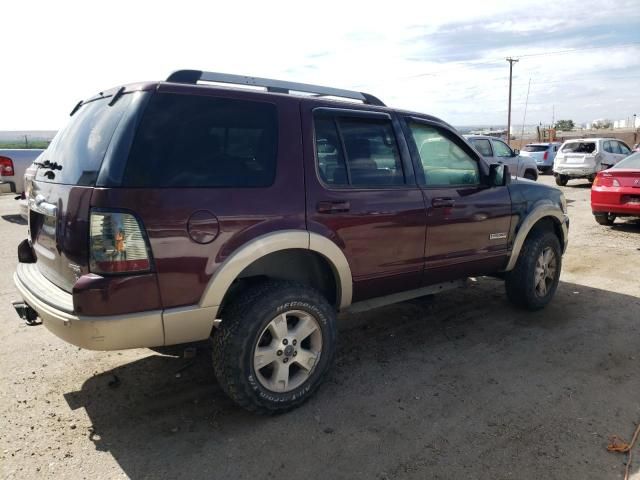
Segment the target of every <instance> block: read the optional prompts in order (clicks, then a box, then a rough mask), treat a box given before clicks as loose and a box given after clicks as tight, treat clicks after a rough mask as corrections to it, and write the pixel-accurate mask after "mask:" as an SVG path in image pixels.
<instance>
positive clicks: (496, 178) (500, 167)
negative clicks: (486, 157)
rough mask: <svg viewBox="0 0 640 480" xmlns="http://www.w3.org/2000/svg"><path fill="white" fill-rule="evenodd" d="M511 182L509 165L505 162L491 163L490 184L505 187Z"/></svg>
mask: <svg viewBox="0 0 640 480" xmlns="http://www.w3.org/2000/svg"><path fill="white" fill-rule="evenodd" d="M510 182H511V174H510V173H509V166H508V165H505V164H503V163H492V164H491V165H489V185H490V186H491V187H504V186H505V185H507V184H509V183H510Z"/></svg>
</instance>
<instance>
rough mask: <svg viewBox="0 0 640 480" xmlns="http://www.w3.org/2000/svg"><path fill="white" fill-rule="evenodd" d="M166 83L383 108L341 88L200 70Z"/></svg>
mask: <svg viewBox="0 0 640 480" xmlns="http://www.w3.org/2000/svg"><path fill="white" fill-rule="evenodd" d="M167 82H175V83H190V84H194V85H195V84H197V83H198V82H215V83H230V84H233V85H248V86H252V87H264V88H266V89H267V91H268V92H274V93H290V92H291V91H294V92H303V93H311V94H314V95H316V96H319V97H327V96H328V97H342V98H350V99H352V100H360V101H361V102H362V103H365V104H367V105H378V106H380V107H385V106H386V105H385V104H384V103H382V101H381V100H380V99H378V98H376V97H374V96H373V95H370V94H368V93H364V92H356V91H354V90H343V89H341V88H332V87H321V86H319V85H309V84H307V83H296V82H285V81H283V80H273V79H270V78H260V77H247V76H244V75H233V74H230V73H216V72H203V71H201V70H178V71H175V72H173V73H172V74H171V75H169V77H168V78H167Z"/></svg>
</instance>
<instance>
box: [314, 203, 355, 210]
mask: <svg viewBox="0 0 640 480" xmlns="http://www.w3.org/2000/svg"><path fill="white" fill-rule="evenodd" d="M350 208H351V205H350V204H349V202H345V201H322V202H318V205H317V207H316V209H317V210H318V213H341V212H348V211H349V209H350Z"/></svg>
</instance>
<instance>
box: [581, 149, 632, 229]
mask: <svg viewBox="0 0 640 480" xmlns="http://www.w3.org/2000/svg"><path fill="white" fill-rule="evenodd" d="M591 211H592V212H593V215H594V216H595V218H596V222H598V223H599V224H600V225H612V224H613V222H614V221H615V219H616V217H639V218H640V153H634V154H633V155H631V156H629V157H627V158H625V159H624V160H622V161H620V162H618V163H617V164H616V165H614V166H613V167H611V168H609V169H607V170H602V171H601V172H600V173H598V175H597V176H596V179H595V180H594V182H593V187H592V188H591Z"/></svg>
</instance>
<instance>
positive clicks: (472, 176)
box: [409, 123, 480, 186]
mask: <svg viewBox="0 0 640 480" xmlns="http://www.w3.org/2000/svg"><path fill="white" fill-rule="evenodd" d="M409 127H410V128H411V134H412V136H413V140H414V142H415V144H416V148H417V150H418V155H419V156H420V162H421V163H422V168H423V169H424V176H425V181H426V184H427V185H431V186H447V185H477V184H478V183H479V182H480V175H479V172H478V164H477V162H476V161H475V160H474V159H473V158H471V157H470V156H469V155H468V154H467V153H466V152H465V151H464V150H462V148H460V147H459V146H458V145H456V144H455V143H454V142H453V141H452V140H450V139H449V138H447V136H445V134H444V133H441V132H440V131H439V130H438V129H436V128H434V127H431V126H428V125H422V124H418V123H412V124H410V126H409Z"/></svg>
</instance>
